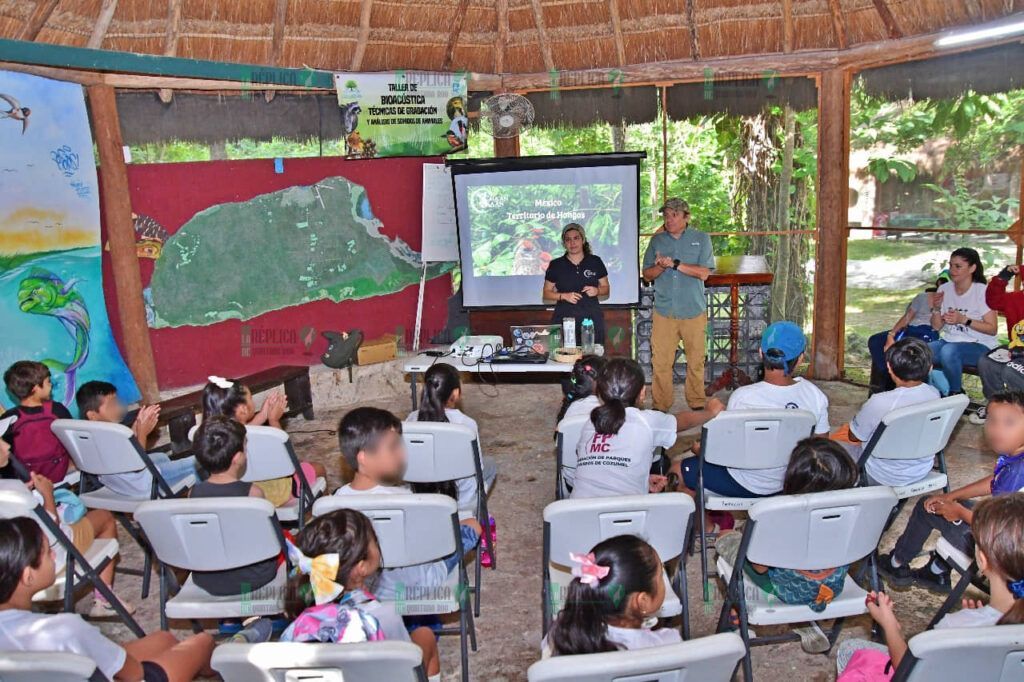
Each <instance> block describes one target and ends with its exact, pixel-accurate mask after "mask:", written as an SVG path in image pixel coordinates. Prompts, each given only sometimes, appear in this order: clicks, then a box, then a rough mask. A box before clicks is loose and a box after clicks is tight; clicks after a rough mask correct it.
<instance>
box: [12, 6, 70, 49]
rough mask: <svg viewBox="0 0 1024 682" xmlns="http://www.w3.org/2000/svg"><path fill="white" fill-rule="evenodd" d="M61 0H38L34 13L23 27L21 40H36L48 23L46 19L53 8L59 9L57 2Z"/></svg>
mask: <svg viewBox="0 0 1024 682" xmlns="http://www.w3.org/2000/svg"><path fill="white" fill-rule="evenodd" d="M58 2H60V0H37V2H36V6H35V9H33V10H32V14H30V15H29V17H28V20H27V21H26V22H25V25H24V26H23V27H22V29H21V36H19V38H20V39H21V40H35V39H36V38H37V37H38V36H39V32H40V31H42V30H43V26H44V25H46V20H47V19H49V18H50V15H51V14H53V10H55V9H57V3H58Z"/></svg>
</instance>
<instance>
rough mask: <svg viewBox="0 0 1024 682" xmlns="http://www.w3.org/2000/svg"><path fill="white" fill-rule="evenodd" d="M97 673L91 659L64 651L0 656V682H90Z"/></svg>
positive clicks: (18, 652) (29, 652)
mask: <svg viewBox="0 0 1024 682" xmlns="http://www.w3.org/2000/svg"><path fill="white" fill-rule="evenodd" d="M97 674H98V671H97V670H96V664H95V663H94V662H93V661H92V660H91V659H89V658H87V657H85V656H81V655H79V654H72V653H68V652H66V651H4V652H3V653H0V680H3V682H39V680H46V682H91V681H92V680H95V679H97V678H96V675H97ZM101 677H102V676H101ZM102 679H106V678H105V677H102Z"/></svg>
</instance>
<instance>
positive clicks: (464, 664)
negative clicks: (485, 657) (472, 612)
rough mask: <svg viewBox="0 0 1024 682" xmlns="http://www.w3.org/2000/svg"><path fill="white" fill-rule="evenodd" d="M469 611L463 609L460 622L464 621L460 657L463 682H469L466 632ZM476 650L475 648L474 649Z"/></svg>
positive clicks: (461, 629)
mask: <svg viewBox="0 0 1024 682" xmlns="http://www.w3.org/2000/svg"><path fill="white" fill-rule="evenodd" d="M466 616H467V610H466V609H462V612H461V615H460V620H461V621H462V622H461V624H460V627H459V646H460V652H459V655H460V656H461V659H462V682H469V650H468V649H467V648H466V636H467V633H466V630H467V620H466ZM474 648H475V647H474Z"/></svg>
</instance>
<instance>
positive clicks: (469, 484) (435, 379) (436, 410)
mask: <svg viewBox="0 0 1024 682" xmlns="http://www.w3.org/2000/svg"><path fill="white" fill-rule="evenodd" d="M461 401H462V384H461V382H460V380H459V371H458V370H457V369H455V368H454V367H452V366H451V365H449V364H445V363H443V362H439V363H437V364H435V365H432V366H431V367H430V369H428V370H427V371H426V373H425V374H424V375H423V392H422V393H421V395H420V409H418V410H413V411H412V412H410V413H409V416H408V417H406V418H405V421H407V422H416V421H420V422H449V423H451V424H459V425H462V426H468V427H469V428H470V429H472V431H473V433H474V434H476V437H477V443H478V444H479V442H480V430H479V429H478V428H477V425H476V420H474V419H473V418H472V417H469V416H467V415H466V414H465V413H464V412H463V411H462V410H460V409H459V404H460V402H461ZM480 468H481V470H482V471H483V477H484V486H485V487H489V486H490V485H491V484H492V483H493V482H494V479H495V477H496V476H497V475H498V465H497V464H496V463H495V462H494V459H493V458H492V457H484V456H482V455H481V457H480ZM455 485H456V487H457V489H458V497H457V500H458V502H459V509H462V510H467V511H470V512H473V513H475V512H476V508H477V499H476V478H474V477H472V476H467V477H466V478H461V479H459V480H457V481H455Z"/></svg>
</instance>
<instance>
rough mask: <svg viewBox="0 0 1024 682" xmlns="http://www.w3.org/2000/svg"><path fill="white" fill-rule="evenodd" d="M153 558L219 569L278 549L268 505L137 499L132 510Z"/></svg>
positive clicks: (247, 500)
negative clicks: (136, 505) (139, 501)
mask: <svg viewBox="0 0 1024 682" xmlns="http://www.w3.org/2000/svg"><path fill="white" fill-rule="evenodd" d="M135 520H136V521H137V522H138V523H139V525H140V526H142V530H143V532H145V534H146V538H147V539H148V540H149V543H150V545H152V547H153V551H155V552H156V556H157V558H158V559H159V560H160V561H162V562H164V563H167V564H170V565H171V566H175V567H177V568H184V569H187V570H190V571H223V570H227V569H231V568H238V567H240V566H247V565H249V564H254V563H256V562H257V561H263V560H265V559H269V558H271V557H273V556H276V555H278V554H279V553H280V552H281V551H282V549H283V548H282V546H281V535H280V532H281V530H280V527H279V526H278V524H277V517H276V516H275V515H274V505H273V504H271V503H270V502H268V501H267V500H264V499H260V498H257V497H201V498H196V499H192V498H180V499H168V500H151V501H146V502H143V503H142V504H140V505H139V506H138V508H137V509H136V510H135Z"/></svg>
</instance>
